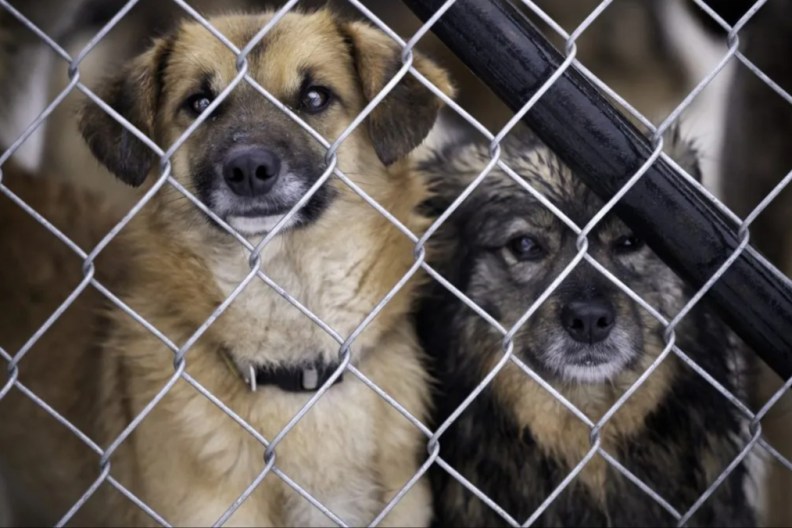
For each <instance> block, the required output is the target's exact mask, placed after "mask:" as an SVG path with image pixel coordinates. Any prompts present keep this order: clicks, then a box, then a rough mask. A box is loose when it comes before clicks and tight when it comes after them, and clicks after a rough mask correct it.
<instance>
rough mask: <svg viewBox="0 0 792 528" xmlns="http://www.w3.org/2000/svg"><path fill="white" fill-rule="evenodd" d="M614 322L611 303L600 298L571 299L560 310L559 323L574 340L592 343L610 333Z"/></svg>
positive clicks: (614, 317) (614, 314) (614, 316)
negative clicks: (586, 299)
mask: <svg viewBox="0 0 792 528" xmlns="http://www.w3.org/2000/svg"><path fill="white" fill-rule="evenodd" d="M615 323H616V313H615V312H614V310H613V306H612V305H611V303H609V302H607V301H605V300H602V299H595V300H588V301H572V302H570V303H569V304H567V305H566V306H564V308H563V309H562V310H561V324H562V325H563V326H564V329H565V330H566V331H567V333H568V334H569V335H570V336H572V339H574V340H575V341H580V342H582V343H589V344H594V343H597V342H599V341H602V340H603V339H605V338H606V337H608V335H609V334H610V331H611V329H613V325H614V324H615Z"/></svg>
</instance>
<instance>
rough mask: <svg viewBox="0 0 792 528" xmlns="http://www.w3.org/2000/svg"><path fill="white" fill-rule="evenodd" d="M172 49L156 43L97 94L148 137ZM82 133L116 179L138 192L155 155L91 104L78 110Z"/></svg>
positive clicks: (109, 80) (97, 156)
mask: <svg viewBox="0 0 792 528" xmlns="http://www.w3.org/2000/svg"><path fill="white" fill-rule="evenodd" d="M169 50H170V45H169V43H168V41H166V40H157V41H156V42H155V44H154V46H153V47H152V48H151V49H150V50H148V51H147V52H146V53H144V54H142V55H140V56H139V57H137V58H136V59H134V60H133V61H132V62H131V63H130V64H129V65H128V66H126V67H125V68H123V69H122V70H121V72H120V73H119V74H118V75H116V76H115V77H112V78H110V79H108V80H107V81H105V82H104V84H102V85H101V86H100V87H99V89H98V90H97V91H96V94H97V95H98V96H99V97H100V98H101V99H102V100H103V101H104V102H105V103H107V104H108V105H110V106H111V107H112V108H113V110H115V111H116V112H118V113H119V114H121V115H122V116H123V117H124V118H125V119H126V120H127V121H129V122H130V123H132V124H133V125H134V126H135V127H136V128H137V129H138V130H140V131H141V132H143V133H144V134H145V135H146V136H148V137H149V138H151V137H152V136H153V133H154V118H155V115H156V111H157V109H156V106H157V103H158V99H159V92H160V90H161V86H160V85H161V84H162V79H161V77H162V75H163V73H164V70H165V66H166V63H167V60H168V55H169ZM80 132H81V133H82V136H83V138H85V141H86V142H87V143H88V146H89V147H90V148H91V152H93V155H94V156H96V158H97V159H98V160H99V161H100V162H102V164H103V165H104V166H105V167H107V168H108V169H110V171H111V172H112V173H113V174H115V175H116V176H118V178H119V179H120V180H121V181H123V182H124V183H127V184H128V185H132V186H133V187H137V186H139V185H141V184H142V183H143V182H144V181H145V179H146V176H147V175H148V173H149V171H150V169H151V166H152V165H153V164H154V162H155V161H156V159H157V158H156V155H155V153H154V152H153V151H152V150H151V149H150V148H149V147H147V146H146V145H145V144H144V143H143V142H142V141H140V140H139V139H138V138H137V137H135V135H134V134H132V132H130V131H129V130H127V128H126V127H124V126H123V125H122V124H121V123H119V122H118V121H116V119H115V118H114V117H112V116H111V115H110V114H108V113H107V112H105V111H104V110H102V109H101V108H100V107H99V106H98V105H96V104H94V103H93V102H92V101H87V102H86V103H85V104H84V105H83V107H82V108H81V110H80Z"/></svg>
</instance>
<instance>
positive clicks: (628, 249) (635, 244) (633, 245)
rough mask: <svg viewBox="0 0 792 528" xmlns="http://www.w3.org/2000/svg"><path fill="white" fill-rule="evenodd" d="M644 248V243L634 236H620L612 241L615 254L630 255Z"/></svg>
mask: <svg viewBox="0 0 792 528" xmlns="http://www.w3.org/2000/svg"><path fill="white" fill-rule="evenodd" d="M643 246H644V241H643V240H641V239H640V238H638V237H637V236H635V235H624V236H620V237H619V238H617V239H616V240H614V241H613V250H614V251H616V252H617V253H632V252H634V251H638V250H639V249H641V248H642V247H643Z"/></svg>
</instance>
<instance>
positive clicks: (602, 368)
mask: <svg viewBox="0 0 792 528" xmlns="http://www.w3.org/2000/svg"><path fill="white" fill-rule="evenodd" d="M626 337H627V336H620V335H619V334H618V333H617V335H615V336H611V338H609V339H608V340H606V341H603V342H601V343H595V344H584V343H579V342H573V341H571V340H569V339H565V338H559V339H556V340H554V341H553V342H552V343H551V344H550V346H548V347H546V348H545V350H544V353H543V354H542V355H541V358H542V362H543V363H544V365H545V366H546V367H547V369H548V370H550V371H551V372H552V373H553V374H555V375H556V376H558V377H560V378H561V379H563V380H566V381H571V382H577V383H591V384H595V383H606V382H608V381H610V380H612V379H613V378H614V377H615V376H617V375H618V374H619V373H621V372H622V371H624V369H625V368H627V367H628V366H629V365H630V364H631V362H632V361H633V360H634V359H635V358H636V357H637V355H638V350H637V349H636V347H635V344H634V343H632V342H631V341H630V340H629V339H627V338H626Z"/></svg>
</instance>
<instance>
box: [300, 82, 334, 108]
mask: <svg viewBox="0 0 792 528" xmlns="http://www.w3.org/2000/svg"><path fill="white" fill-rule="evenodd" d="M331 100H332V94H331V92H330V90H328V89H327V88H325V87H323V86H309V87H308V88H307V89H306V90H305V91H304V92H303V95H302V97H300V109H301V110H303V111H305V112H307V113H309V114H318V113H319V112H321V111H323V110H324V109H325V108H327V106H328V105H329V104H330V101H331Z"/></svg>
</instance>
